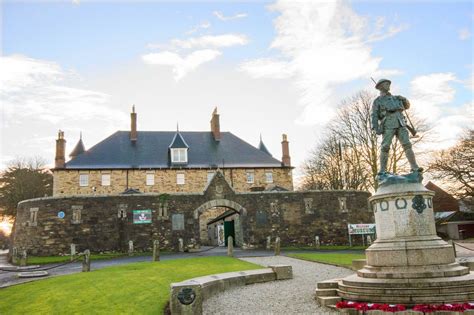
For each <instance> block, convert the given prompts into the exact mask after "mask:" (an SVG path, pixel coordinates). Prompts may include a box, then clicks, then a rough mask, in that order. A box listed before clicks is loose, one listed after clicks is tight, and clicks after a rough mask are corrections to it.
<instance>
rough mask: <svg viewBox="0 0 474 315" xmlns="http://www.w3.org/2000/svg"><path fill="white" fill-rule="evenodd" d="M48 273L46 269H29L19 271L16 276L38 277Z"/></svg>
mask: <svg viewBox="0 0 474 315" xmlns="http://www.w3.org/2000/svg"><path fill="white" fill-rule="evenodd" d="M47 275H48V272H47V271H44V270H43V271H30V272H20V273H18V278H39V277H46V276H47Z"/></svg>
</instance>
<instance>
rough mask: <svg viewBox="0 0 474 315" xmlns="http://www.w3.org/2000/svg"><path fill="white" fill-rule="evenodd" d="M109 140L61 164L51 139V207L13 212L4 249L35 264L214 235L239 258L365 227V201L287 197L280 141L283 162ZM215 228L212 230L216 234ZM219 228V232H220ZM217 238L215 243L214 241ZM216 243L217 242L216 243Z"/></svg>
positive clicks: (207, 136) (228, 144)
mask: <svg viewBox="0 0 474 315" xmlns="http://www.w3.org/2000/svg"><path fill="white" fill-rule="evenodd" d="M136 119H137V114H136V113H135V110H133V111H132V113H131V130H130V131H117V132H116V133H114V134H112V135H111V136H109V137H108V138H106V139H105V140H103V141H102V142H100V143H98V144H97V145H95V146H93V147H92V148H90V149H88V150H86V149H85V147H84V144H83V143H82V139H80V140H79V142H78V144H77V145H76V146H75V148H74V150H72V153H71V155H70V156H71V159H70V160H69V161H67V162H66V159H65V151H66V147H65V146H66V140H65V139H64V133H63V132H59V135H58V139H57V140H56V159H55V169H54V170H53V173H54V193H53V197H47V198H38V199H31V200H25V201H22V202H20V203H19V205H18V209H17V216H16V221H15V224H14V227H13V233H12V246H13V247H17V248H24V249H27V251H28V252H29V253H31V254H34V255H57V254H60V253H67V252H68V251H69V248H70V244H75V245H76V247H77V248H78V250H84V249H90V250H92V251H116V250H121V251H124V250H126V248H127V247H128V244H129V241H133V243H134V248H136V249H137V250H149V249H150V247H151V244H152V241H153V240H155V239H158V240H159V241H160V244H161V247H162V248H166V249H174V250H177V249H178V248H179V244H180V243H181V241H180V240H182V243H183V244H184V245H185V247H186V248H188V249H192V248H197V247H199V246H201V245H216V244H220V243H222V242H218V236H219V235H218V233H220V234H223V235H224V238H226V237H225V236H232V237H233V239H234V241H235V245H236V246H241V247H244V248H256V247H265V245H266V242H267V239H268V238H270V239H271V240H273V241H274V239H275V237H277V236H278V237H280V239H281V241H282V245H304V246H307V245H311V244H312V243H313V242H314V239H315V236H318V237H319V238H320V240H321V241H322V243H323V244H346V243H347V224H348V223H353V224H355V223H371V222H373V214H372V212H371V211H370V210H369V209H368V207H367V198H368V197H369V195H370V194H369V193H368V192H365V191H293V180H292V166H291V159H290V154H289V145H288V140H287V137H286V135H283V139H282V161H279V160H277V159H275V158H273V157H272V156H271V154H270V153H269V151H268V150H267V149H266V147H265V145H264V144H263V142H262V141H260V145H259V147H258V148H255V147H253V146H251V145H249V144H248V143H246V142H244V141H243V140H241V139H239V138H238V137H236V136H235V135H233V134H232V133H230V132H221V131H220V124H219V115H218V114H217V111H216V110H214V112H213V113H212V119H211V131H209V132H181V131H178V130H177V131H173V132H166V131H137V120H136ZM217 225H219V226H220V228H218V227H217ZM222 228H223V229H222ZM221 236H222V235H221ZM221 241H222V238H221Z"/></svg>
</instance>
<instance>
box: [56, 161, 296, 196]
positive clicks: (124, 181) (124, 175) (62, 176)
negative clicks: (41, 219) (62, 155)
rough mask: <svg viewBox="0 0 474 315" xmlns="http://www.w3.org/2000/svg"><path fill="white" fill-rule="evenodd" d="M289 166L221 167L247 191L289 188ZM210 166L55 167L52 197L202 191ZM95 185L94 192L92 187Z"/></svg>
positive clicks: (240, 188)
mask: <svg viewBox="0 0 474 315" xmlns="http://www.w3.org/2000/svg"><path fill="white" fill-rule="evenodd" d="M291 170H292V169H291V168H261V169H260V168H255V169H254V168H251V169H242V168H240V169H223V170H222V172H223V174H224V176H225V178H226V180H227V181H228V182H229V183H230V185H231V186H232V187H233V188H234V189H235V190H236V191H239V192H244V191H250V190H251V189H252V188H253V187H270V186H272V185H277V186H281V187H283V188H286V189H288V190H293V177H292V171H291ZM209 172H216V170H211V169H156V170H59V169H58V170H55V171H54V174H53V175H54V181H53V196H71V195H92V194H94V193H95V194H103V195H112V194H120V193H122V192H123V191H125V190H126V189H127V188H133V189H138V190H140V191H141V192H145V193H175V192H202V191H204V189H205V188H206V186H207V184H208V182H207V176H208V173H209ZM247 172H253V173H254V183H247ZM266 172H272V174H273V182H272V183H267V182H266V179H265V173H266ZM178 173H183V174H184V176H185V183H184V185H178V184H177V182H176V177H177V174H178ZM80 174H88V175H89V184H88V185H87V186H85V187H81V186H79V175H80ZM102 174H110V186H102V182H101V178H102ZM147 174H154V179H155V183H154V185H146V176H147ZM92 187H95V191H93V190H92Z"/></svg>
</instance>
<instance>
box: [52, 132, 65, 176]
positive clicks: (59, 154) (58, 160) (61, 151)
mask: <svg viewBox="0 0 474 315" xmlns="http://www.w3.org/2000/svg"><path fill="white" fill-rule="evenodd" d="M65 165H66V139H64V131H61V130H59V131H58V138H57V139H56V157H55V159H54V168H64V166H65Z"/></svg>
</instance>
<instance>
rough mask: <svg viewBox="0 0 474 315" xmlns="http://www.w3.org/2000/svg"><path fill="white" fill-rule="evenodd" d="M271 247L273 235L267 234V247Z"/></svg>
mask: <svg viewBox="0 0 474 315" xmlns="http://www.w3.org/2000/svg"><path fill="white" fill-rule="evenodd" d="M270 248H272V237H271V236H267V243H266V245H265V249H270Z"/></svg>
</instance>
